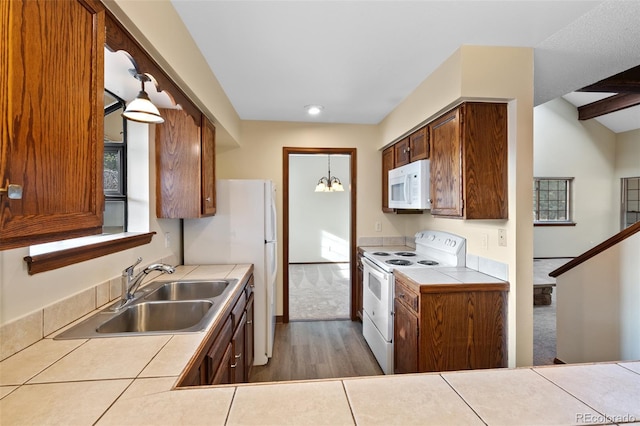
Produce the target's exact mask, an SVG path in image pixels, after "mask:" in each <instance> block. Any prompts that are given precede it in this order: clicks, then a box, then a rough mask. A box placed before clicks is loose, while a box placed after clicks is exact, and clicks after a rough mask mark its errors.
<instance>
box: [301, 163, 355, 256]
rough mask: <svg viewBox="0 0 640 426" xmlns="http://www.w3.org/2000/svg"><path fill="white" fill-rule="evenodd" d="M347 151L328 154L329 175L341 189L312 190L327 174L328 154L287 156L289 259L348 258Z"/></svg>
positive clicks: (348, 178) (348, 186)
mask: <svg viewBox="0 0 640 426" xmlns="http://www.w3.org/2000/svg"><path fill="white" fill-rule="evenodd" d="M350 158H351V157H350V156H349V155H332V156H331V175H332V176H336V177H337V178H338V179H340V181H341V182H342V185H343V187H344V189H345V190H344V192H314V190H315V186H316V184H317V182H318V180H319V179H320V178H321V177H322V176H325V177H327V178H329V177H330V176H327V172H328V170H327V155H324V154H292V155H290V156H289V262H290V263H314V262H348V261H349V255H350V253H349V247H350V246H349V243H350V241H349V227H350V217H351V215H350V206H349V202H350V197H351V195H350V184H351V180H350V170H349V169H350V167H349V161H350Z"/></svg>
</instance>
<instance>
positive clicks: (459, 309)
mask: <svg viewBox="0 0 640 426" xmlns="http://www.w3.org/2000/svg"><path fill="white" fill-rule="evenodd" d="M394 276H395V298H394V334H393V338H394V371H395V372H396V373H418V372H420V373H423V372H433V371H452V370H468V369H478V368H498V367H506V366H507V329H506V312H507V292H508V289H509V284H508V283H505V282H501V283H491V284H489V283H485V284H460V285H452V284H446V285H419V284H417V283H415V282H412V281H411V280H410V279H408V278H407V277H406V276H404V275H403V274H402V273H399V272H395V273H394Z"/></svg>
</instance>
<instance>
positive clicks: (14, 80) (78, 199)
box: [0, 0, 105, 249]
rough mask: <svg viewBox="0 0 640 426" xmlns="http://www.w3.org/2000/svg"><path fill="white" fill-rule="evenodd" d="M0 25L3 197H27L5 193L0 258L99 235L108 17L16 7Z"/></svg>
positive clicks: (99, 12) (99, 11)
mask: <svg viewBox="0 0 640 426" xmlns="http://www.w3.org/2000/svg"><path fill="white" fill-rule="evenodd" d="M0 15H1V18H2V33H3V34H2V37H3V42H2V44H1V45H2V47H1V48H0V49H1V50H0V57H2V60H0V68H2V69H1V73H2V76H3V77H2V79H3V88H2V90H0V103H1V105H2V108H1V109H2V123H3V124H2V145H1V146H0V188H4V187H5V186H6V185H7V183H9V184H12V185H19V186H21V187H22V199H9V197H8V196H7V195H6V194H4V193H0V249H7V248H14V247H23V246H27V245H31V244H37V243H43V242H47V241H53V240H61V239H64V238H71V237H78V236H83V235H90V234H98V233H100V232H101V231H102V211H103V204H104V198H103V189H102V151H103V145H102V138H103V93H104V55H103V51H104V42H105V29H104V28H105V11H104V7H103V6H102V4H101V3H100V2H98V1H93V0H83V1H77V0H60V1H55V2H52V1H50V0H11V1H9V2H5V1H3V2H2V7H0ZM4 82H6V84H5V83H4Z"/></svg>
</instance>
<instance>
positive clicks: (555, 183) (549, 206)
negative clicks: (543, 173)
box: [533, 178, 574, 225]
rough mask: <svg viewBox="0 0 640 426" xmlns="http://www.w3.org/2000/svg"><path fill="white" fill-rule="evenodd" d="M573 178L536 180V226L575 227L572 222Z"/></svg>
mask: <svg viewBox="0 0 640 426" xmlns="http://www.w3.org/2000/svg"><path fill="white" fill-rule="evenodd" d="M572 181H573V178H534V180H533V223H534V225H574V223H573V222H572V220H571V182H572Z"/></svg>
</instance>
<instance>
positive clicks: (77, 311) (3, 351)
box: [0, 256, 179, 361]
mask: <svg viewBox="0 0 640 426" xmlns="http://www.w3.org/2000/svg"><path fill="white" fill-rule="evenodd" d="M156 262H163V263H168V264H170V265H177V264H178V263H179V262H178V259H176V258H175V256H171V257H169V258H164V259H158V260H157V261H155V262H149V263H148V264H151V263H156ZM145 266H146V265H145ZM141 268H142V267H141ZM141 268H138V269H141ZM136 272H137V271H136ZM120 283H121V281H120V275H118V276H117V277H114V278H111V279H110V280H108V281H104V282H102V283H99V284H96V285H95V286H93V287H90V288H88V289H86V290H84V291H82V292H80V293H76V294H74V295H73V296H70V297H67V298H64V299H62V300H59V301H58V302H55V303H53V304H51V305H48V306H45V307H43V308H42V309H38V310H37V311H35V312H32V313H31V314H28V315H25V316H23V317H22V318H18V319H17V320H15V321H12V322H9V323H7V324H4V325H2V326H0V341H2V345H0V361H2V360H4V359H6V358H8V357H10V356H11V355H13V354H15V353H17V352H20V351H21V350H23V349H25V348H26V347H28V346H31V345H32V344H34V343H36V342H37V341H39V340H41V339H43V338H44V337H46V336H48V335H50V334H51V333H53V332H55V331H57V330H59V329H61V328H62V327H65V326H67V325H68V324H71V323H72V322H74V321H76V320H78V319H80V318H82V317H83V316H84V315H86V314H88V313H90V312H93V311H94V310H96V309H98V308H100V307H102V306H104V305H106V304H108V303H110V302H112V301H114V300H116V299H117V298H119V297H120V294H121V284H120Z"/></svg>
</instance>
